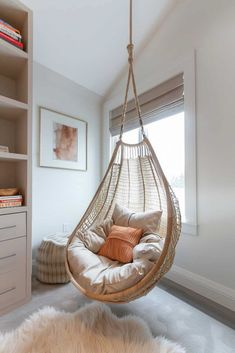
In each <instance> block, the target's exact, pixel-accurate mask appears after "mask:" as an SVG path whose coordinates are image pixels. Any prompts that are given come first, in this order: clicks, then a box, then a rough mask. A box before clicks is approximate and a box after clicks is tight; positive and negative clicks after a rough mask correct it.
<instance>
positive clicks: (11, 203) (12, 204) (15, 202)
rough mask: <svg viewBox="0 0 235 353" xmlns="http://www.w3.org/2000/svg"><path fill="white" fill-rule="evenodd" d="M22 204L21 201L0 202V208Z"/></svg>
mask: <svg viewBox="0 0 235 353" xmlns="http://www.w3.org/2000/svg"><path fill="white" fill-rule="evenodd" d="M20 206H22V201H20V200H19V201H9V202H5V203H0V208H8V207H20Z"/></svg>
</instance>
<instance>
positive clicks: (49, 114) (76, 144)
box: [40, 107, 87, 171]
mask: <svg viewBox="0 0 235 353" xmlns="http://www.w3.org/2000/svg"><path fill="white" fill-rule="evenodd" d="M40 166H41V167H50V168H63V169H75V170H84V171H86V170H87V123H86V122H85V121H83V120H80V119H77V118H74V117H71V116H68V115H65V114H62V113H58V112H55V111H53V110H49V109H46V108H42V107H40Z"/></svg>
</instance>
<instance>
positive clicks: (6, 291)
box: [0, 287, 16, 295]
mask: <svg viewBox="0 0 235 353" xmlns="http://www.w3.org/2000/svg"><path fill="white" fill-rule="evenodd" d="M15 289H16V287H11V288H9V289H6V290H4V291H3V292H1V293H0V295H3V294H6V293H9V292H12V291H13V290H15Z"/></svg>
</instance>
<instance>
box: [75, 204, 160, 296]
mask: <svg viewBox="0 0 235 353" xmlns="http://www.w3.org/2000/svg"><path fill="white" fill-rule="evenodd" d="M160 217H161V211H151V212H146V213H132V212H130V211H129V210H127V209H124V208H122V207H120V206H118V205H116V207H115V210H114V213H113V219H112V220H111V219H108V220H106V221H105V222H104V223H102V224H101V225H98V226H96V227H94V228H92V229H90V230H87V231H85V232H83V233H81V232H78V233H77V238H75V240H74V241H73V243H72V244H71V245H70V247H69V250H68V257H69V265H70V268H71V271H72V273H73V276H74V278H75V280H76V281H77V282H78V284H79V285H80V286H82V287H83V288H84V289H86V290H87V291H92V292H94V293H96V294H109V293H115V292H119V291H122V290H124V289H127V288H129V287H131V286H133V285H135V284H136V283H137V282H139V281H140V280H141V279H142V278H143V277H144V276H145V275H146V274H147V273H148V272H149V271H150V270H151V268H152V267H153V265H154V262H155V261H156V260H157V259H158V258H159V256H160V254H161V251H162V248H163V240H162V239H161V237H160V236H159V235H158V234H156V232H157V229H158V224H159V220H160ZM113 224H116V225H121V226H128V225H129V226H130V227H134V228H143V229H144V230H145V234H144V236H143V237H142V238H141V239H140V243H139V244H138V245H136V246H135V247H134V249H133V262H131V263H128V264H121V263H120V262H118V261H113V260H110V259H108V258H107V257H104V256H99V255H98V254H97V252H98V251H99V250H100V248H101V246H102V245H103V244H104V243H105V240H106V235H108V234H109V232H110V229H111V227H112V225H113Z"/></svg>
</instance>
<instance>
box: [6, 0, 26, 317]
mask: <svg viewBox="0 0 235 353" xmlns="http://www.w3.org/2000/svg"><path fill="white" fill-rule="evenodd" d="M0 19H2V20H4V21H6V22H8V23H9V24H11V25H12V26H14V27H15V28H17V29H19V30H20V31H21V33H22V36H23V43H24V50H21V49H19V48H17V47H15V46H13V45H12V44H10V43H8V42H6V41H4V40H3V39H1V38H0V145H4V146H8V148H9V153H3V152H0V188H10V187H18V188H19V189H20V190H21V193H22V194H23V199H24V203H23V206H22V207H13V208H4V209H0V314H3V313H5V312H7V311H10V310H12V309H14V308H15V307H17V306H19V305H21V304H23V303H25V302H26V301H27V300H29V298H30V296H31V268H32V264H31V219H32V207H31V184H32V182H31V169H32V168H31V159H32V152H31V148H32V146H31V138H32V13H31V11H30V10H29V9H28V8H27V7H25V6H24V5H23V4H21V3H20V2H19V1H18V0H0Z"/></svg>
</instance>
